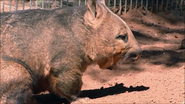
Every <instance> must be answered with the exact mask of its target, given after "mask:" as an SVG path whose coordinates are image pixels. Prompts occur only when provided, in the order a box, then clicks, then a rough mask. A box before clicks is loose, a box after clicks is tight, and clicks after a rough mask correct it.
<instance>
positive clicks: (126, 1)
mask: <svg viewBox="0 0 185 104" xmlns="http://www.w3.org/2000/svg"><path fill="white" fill-rule="evenodd" d="M121 1H122V0H120V2H121ZM120 5H121V3H120ZM120 10H121V8H120ZM125 13H127V0H125Z"/></svg>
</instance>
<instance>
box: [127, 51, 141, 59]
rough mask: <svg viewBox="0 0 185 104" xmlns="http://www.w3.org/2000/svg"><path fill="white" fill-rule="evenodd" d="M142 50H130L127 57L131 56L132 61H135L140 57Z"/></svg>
mask: <svg viewBox="0 0 185 104" xmlns="http://www.w3.org/2000/svg"><path fill="white" fill-rule="evenodd" d="M141 53H142V51H139V52H132V53H130V55H129V57H130V58H131V60H132V61H136V60H138V59H139V58H140V57H141Z"/></svg>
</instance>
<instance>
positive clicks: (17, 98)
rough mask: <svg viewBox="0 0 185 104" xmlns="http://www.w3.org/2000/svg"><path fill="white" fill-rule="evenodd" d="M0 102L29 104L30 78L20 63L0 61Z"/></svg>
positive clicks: (5, 103)
mask: <svg viewBox="0 0 185 104" xmlns="http://www.w3.org/2000/svg"><path fill="white" fill-rule="evenodd" d="M0 79H1V83H0V104H30V102H32V101H31V95H32V89H31V88H32V85H31V84H32V78H31V77H30V74H29V72H28V71H27V70H26V69H25V68H24V67H23V66H22V65H20V64H18V63H15V62H12V61H1V69H0Z"/></svg>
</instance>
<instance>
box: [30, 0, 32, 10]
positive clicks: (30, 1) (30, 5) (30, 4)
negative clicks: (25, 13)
mask: <svg viewBox="0 0 185 104" xmlns="http://www.w3.org/2000/svg"><path fill="white" fill-rule="evenodd" d="M31 5H32V4H31V0H30V9H31Z"/></svg>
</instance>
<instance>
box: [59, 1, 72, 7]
mask: <svg viewBox="0 0 185 104" xmlns="http://www.w3.org/2000/svg"><path fill="white" fill-rule="evenodd" d="M73 2H74V0H73ZM60 7H61V8H62V7H63V0H61V1H60Z"/></svg>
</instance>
